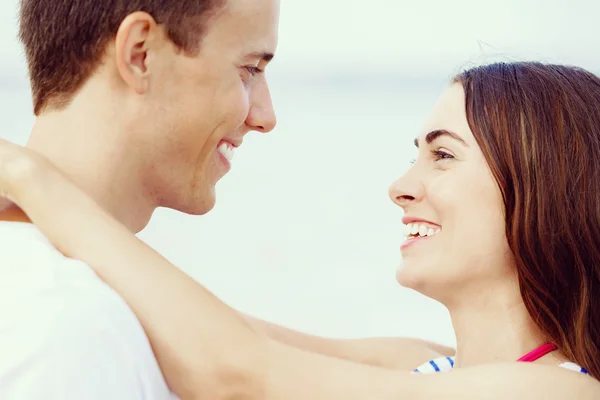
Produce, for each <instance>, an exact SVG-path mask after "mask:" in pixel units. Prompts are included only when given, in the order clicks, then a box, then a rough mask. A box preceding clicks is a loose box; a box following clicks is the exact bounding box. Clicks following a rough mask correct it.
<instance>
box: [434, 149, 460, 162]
mask: <svg viewBox="0 0 600 400" xmlns="http://www.w3.org/2000/svg"><path fill="white" fill-rule="evenodd" d="M431 154H433V157H434V158H435V161H442V160H451V159H453V158H454V156H453V155H452V154H450V153H447V152H445V151H443V150H431Z"/></svg>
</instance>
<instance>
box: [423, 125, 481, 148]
mask: <svg viewBox="0 0 600 400" xmlns="http://www.w3.org/2000/svg"><path fill="white" fill-rule="evenodd" d="M442 136H448V137H450V138H452V139H454V140H456V141H458V142H460V143H461V144H462V145H463V146H466V147H469V145H468V144H467V142H465V140H464V139H463V138H461V137H460V136H459V135H458V134H456V133H454V132H452V131H449V130H446V129H436V130H434V131H431V132H429V133H428V134H427V135H425V141H426V142H427V144H429V143H431V142H433V141H434V140H436V139H437V138H439V137H442ZM415 146H416V147H419V139H418V138H416V139H415Z"/></svg>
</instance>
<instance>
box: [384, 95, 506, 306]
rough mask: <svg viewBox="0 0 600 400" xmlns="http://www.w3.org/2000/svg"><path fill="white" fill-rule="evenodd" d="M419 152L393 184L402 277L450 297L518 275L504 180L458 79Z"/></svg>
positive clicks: (408, 283)
mask: <svg viewBox="0 0 600 400" xmlns="http://www.w3.org/2000/svg"><path fill="white" fill-rule="evenodd" d="M415 144H416V145H417V147H418V157H417V159H416V161H415V163H414V165H413V166H412V167H411V168H410V169H409V170H408V172H407V173H406V174H404V175H403V176H402V177H400V178H399V179H398V180H397V181H395V182H394V183H393V184H392V185H391V187H390V191H389V194H390V197H391V199H392V201H394V203H396V204H397V205H399V206H400V207H402V209H403V210H404V213H405V216H404V218H403V222H404V224H405V227H404V228H405V234H406V235H407V238H406V240H405V241H404V242H403V243H402V245H401V253H402V259H403V265H402V266H401V267H400V269H399V270H398V273H397V278H398V282H399V283H400V284H401V285H403V286H405V287H409V288H411V289H415V290H417V291H420V292H421V293H423V294H425V295H427V296H429V297H432V298H435V299H437V300H439V301H441V302H443V303H448V302H451V301H457V300H458V299H457V297H456V296H457V295H459V294H460V295H461V296H462V297H464V296H465V295H466V296H471V295H477V294H478V293H480V292H482V291H486V290H487V289H488V288H490V289H491V286H490V284H492V285H494V284H496V283H498V282H506V280H507V279H511V281H512V280H513V279H514V274H513V268H512V261H511V260H512V257H511V253H510V250H509V247H508V243H507V240H506V235H505V221H504V205H503V201H502V196H501V193H500V190H499V188H498V185H497V183H496V181H495V179H494V177H493V176H492V173H491V171H490V168H489V166H488V164H487V162H486V160H485V158H484V156H483V153H482V152H481V149H480V148H479V146H478V144H477V142H476V141H475V138H474V137H473V133H472V132H471V129H470V128H469V124H468V122H467V116H466V111H465V94H464V91H463V88H462V86H461V85H459V84H454V85H452V86H450V87H449V88H448V89H446V91H444V93H443V94H442V95H441V97H440V98H439V100H438V102H437V105H436V106H435V108H434V110H433V113H432V114H431V116H430V118H429V119H428V121H427V122H426V124H425V128H424V130H423V132H422V133H421V135H420V136H419V137H418V138H417V139H416V140H415Z"/></svg>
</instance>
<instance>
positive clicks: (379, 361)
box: [242, 314, 455, 371]
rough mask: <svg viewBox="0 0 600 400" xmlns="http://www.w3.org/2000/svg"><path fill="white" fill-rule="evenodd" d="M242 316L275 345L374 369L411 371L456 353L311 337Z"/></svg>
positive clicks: (402, 341) (424, 344) (382, 340)
mask: <svg viewBox="0 0 600 400" xmlns="http://www.w3.org/2000/svg"><path fill="white" fill-rule="evenodd" d="M242 315H243V316H244V318H245V319H246V321H247V322H249V323H250V326H252V328H253V329H254V330H255V331H257V332H260V333H262V334H264V335H266V336H268V337H270V338H271V339H273V340H276V341H278V342H281V343H284V344H287V345H289V346H292V347H296V348H298V349H301V350H306V351H309V352H313V353H318V354H322V355H325V356H330V357H334V358H340V359H343V360H347V361H352V362H356V363H361V364H367V365H372V366H375V367H383V368H389V369H395V370H398V371H412V370H413V369H415V367H416V366H418V365H421V364H423V363H424V362H427V361H429V360H433V359H434V358H438V357H442V356H453V355H454V353H455V351H454V349H452V348H449V347H446V346H442V345H440V344H437V343H432V342H428V341H426V340H422V339H415V338H408V337H374V338H359V339H336V338H327V337H320V336H314V335H310V334H307V333H303V332H299V331H296V330H294V329H290V328H287V327H284V326H279V325H276V324H273V323H270V322H267V321H263V320H261V319H259V318H255V317H252V316H249V315H244V314H242Z"/></svg>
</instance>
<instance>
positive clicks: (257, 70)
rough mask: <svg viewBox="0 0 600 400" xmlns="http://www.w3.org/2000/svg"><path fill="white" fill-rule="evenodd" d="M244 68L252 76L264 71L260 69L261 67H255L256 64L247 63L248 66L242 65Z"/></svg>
mask: <svg viewBox="0 0 600 400" xmlns="http://www.w3.org/2000/svg"><path fill="white" fill-rule="evenodd" d="M244 68H246V70H247V71H248V72H250V75H252V76H254V75H257V74H260V73H262V72H264V70H262V69H260V68H258V67H256V66H254V65H248V66H246V67H244Z"/></svg>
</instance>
